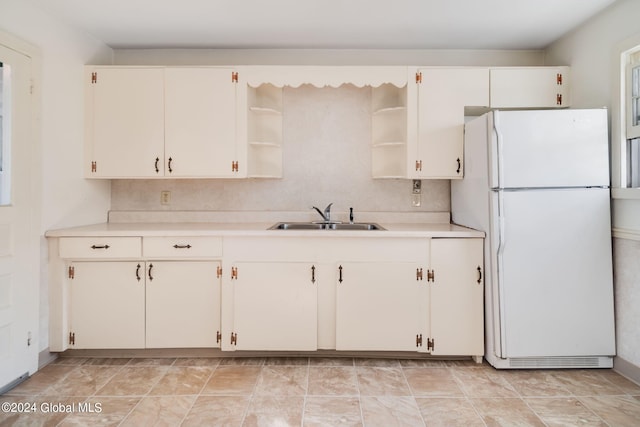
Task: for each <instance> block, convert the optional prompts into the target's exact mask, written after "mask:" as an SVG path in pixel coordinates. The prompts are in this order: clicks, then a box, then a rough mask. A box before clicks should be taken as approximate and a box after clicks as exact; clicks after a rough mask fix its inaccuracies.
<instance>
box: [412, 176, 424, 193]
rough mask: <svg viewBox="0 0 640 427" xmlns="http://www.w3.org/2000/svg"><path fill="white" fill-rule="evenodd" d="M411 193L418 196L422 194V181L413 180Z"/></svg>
mask: <svg viewBox="0 0 640 427" xmlns="http://www.w3.org/2000/svg"><path fill="white" fill-rule="evenodd" d="M411 191H412V193H413V194H420V193H421V192H422V181H421V180H419V179H414V180H413V187H412V190H411Z"/></svg>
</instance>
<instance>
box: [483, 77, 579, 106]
mask: <svg viewBox="0 0 640 427" xmlns="http://www.w3.org/2000/svg"><path fill="white" fill-rule="evenodd" d="M568 83H569V69H568V67H523V68H493V69H491V108H559V107H568V106H569V96H568V95H569V93H568Z"/></svg>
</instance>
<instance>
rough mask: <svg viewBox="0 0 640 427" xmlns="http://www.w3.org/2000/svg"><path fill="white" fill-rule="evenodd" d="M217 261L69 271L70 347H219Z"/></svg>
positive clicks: (77, 265) (83, 266) (93, 265)
mask: <svg viewBox="0 0 640 427" xmlns="http://www.w3.org/2000/svg"><path fill="white" fill-rule="evenodd" d="M219 266H220V263H219V262H211V261H157V262H156V261H147V262H144V261H114V262H111V261H89V262H74V263H72V264H71V265H70V266H69V281H70V300H69V301H70V303H69V312H70V313H69V314H70V316H69V331H70V332H69V346H70V347H71V348H75V349H108V348H119V349H135V348H186V347H219V344H218V335H219V331H220V278H219V272H218V271H219Z"/></svg>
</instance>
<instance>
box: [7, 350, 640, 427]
mask: <svg viewBox="0 0 640 427" xmlns="http://www.w3.org/2000/svg"><path fill="white" fill-rule="evenodd" d="M0 402H2V403H9V404H10V406H9V409H11V407H13V408H14V409H17V408H18V404H20V405H23V404H25V403H26V404H28V406H27V408H29V409H32V410H35V412H31V413H21V414H17V413H12V412H5V411H2V412H0V425H1V426H5V425H6V426H12V425H16V426H21V425H28V426H39V425H43V426H92V425H101V426H135V427H138V426H147V425H149V426H151V425H157V426H179V425H181V426H274V427H283V426H301V425H303V426H381V427H390V426H425V425H426V426H447V427H449V426H465V427H473V426H625V427H626V426H629V427H631V426H640V386H638V385H636V384H634V383H632V382H630V381H628V380H626V379H625V378H623V377H621V376H620V375H618V374H616V373H615V372H613V371H611V370H536V371H497V370H494V369H493V368H491V367H490V366H489V365H486V364H483V365H476V364H474V363H472V362H470V361H439V360H396V359H358V358H356V359H353V358H306V357H305V358H245V359H240V358H238V359H216V358H211V359H209V358H200V359H186V358H177V359H176V358H158V359H140V358H136V359H95V358H60V359H58V360H56V361H55V362H54V363H52V364H50V365H49V366H46V367H45V368H43V369H41V370H40V371H39V372H37V373H36V374H34V375H33V376H32V377H31V378H30V379H28V380H27V381H25V382H24V383H22V384H21V385H19V386H18V387H16V388H14V389H13V390H11V391H9V392H8V393H6V394H5V395H3V396H0ZM12 403H15V404H16V405H11V404H12ZM3 409H6V408H5V407H3ZM89 410H93V412H90V411H89Z"/></svg>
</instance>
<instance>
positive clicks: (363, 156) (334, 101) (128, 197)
mask: <svg viewBox="0 0 640 427" xmlns="http://www.w3.org/2000/svg"><path fill="white" fill-rule="evenodd" d="M542 62H543V55H542V52H540V51H470V50H452V51H446V50H442V51H440V50H408V51H405V50H393V51H391V50H367V51H345V50H339V51H338V50H207V49H191V50H190V49H178V50H175V49H166V50H164V49H159V50H149V49H141V50H137V49H133V50H116V51H115V56H114V63H116V64H119V65H120V64H127V65H187V64H188V65H229V64H232V65H251V64H254V65H278V64H280V65H287V64H299V65H416V64H418V65H450V66H453V65H541V64H542ZM283 101H284V111H285V114H284V122H283V139H284V141H283V151H284V170H283V175H284V177H283V179H281V180H280V179H278V180H198V181H193V180H164V181H158V180H135V181H132V180H116V181H113V183H112V193H111V206H112V209H113V210H217V211H220V210H221V211H224V210H232V211H238V210H240V211H264V210H268V211H303V210H308V209H309V208H310V207H311V206H314V205H315V206H322V207H323V206H326V205H327V204H328V203H331V202H333V203H334V209H335V210H337V211H341V212H347V211H348V208H349V207H353V208H354V209H355V212H356V215H357V213H358V212H363V211H372V212H380V211H393V212H434V211H435V212H442V211H444V212H448V211H449V210H450V199H449V193H450V191H449V181H448V180H423V183H422V185H423V188H422V192H423V195H422V206H420V207H418V208H415V207H412V205H411V182H410V181H408V180H374V179H372V178H371V152H370V148H369V144H370V141H371V89H370V88H357V87H354V86H351V85H343V86H341V87H339V88H315V87H312V86H306V85H305V86H301V87H299V88H295V89H294V88H285V89H284V96H283ZM162 190H169V191H171V200H172V203H171V205H170V206H161V205H160V192H161V191H162ZM356 219H357V216H356Z"/></svg>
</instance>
